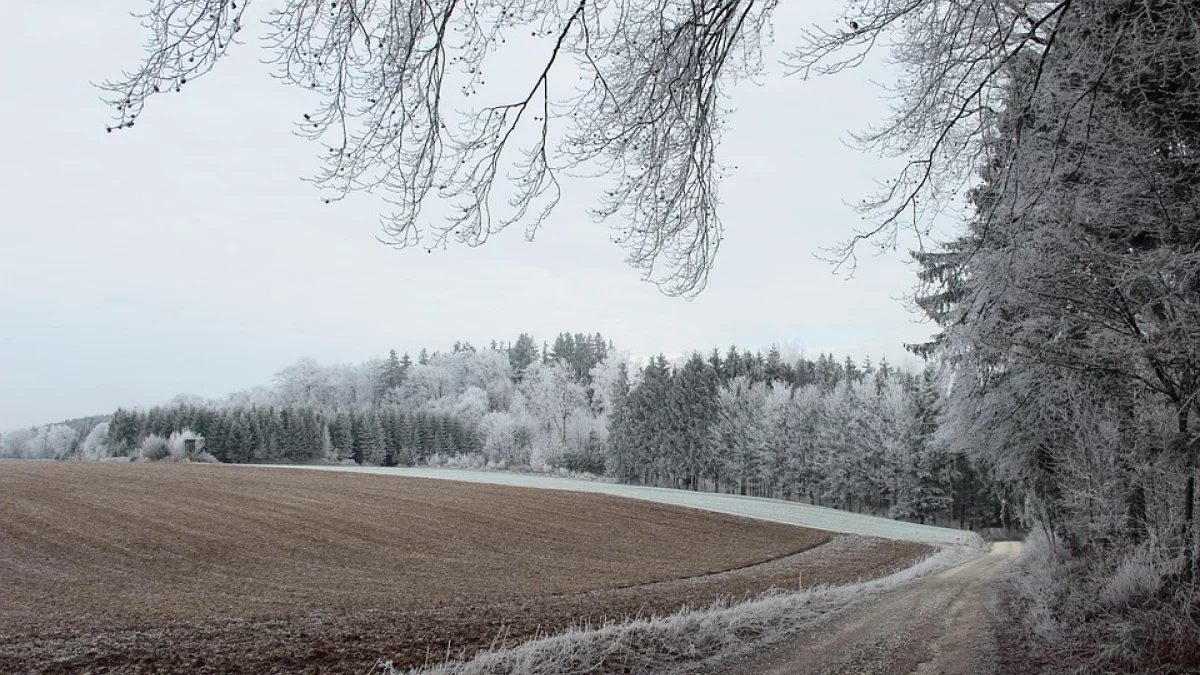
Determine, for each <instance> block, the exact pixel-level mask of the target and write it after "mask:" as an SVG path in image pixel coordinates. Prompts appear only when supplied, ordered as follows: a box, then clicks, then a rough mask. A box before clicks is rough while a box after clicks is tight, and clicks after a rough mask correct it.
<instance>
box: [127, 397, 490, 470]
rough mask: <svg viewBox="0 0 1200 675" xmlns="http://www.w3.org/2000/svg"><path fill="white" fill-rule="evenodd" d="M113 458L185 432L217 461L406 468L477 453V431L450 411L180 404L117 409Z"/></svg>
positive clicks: (478, 442)
mask: <svg viewBox="0 0 1200 675" xmlns="http://www.w3.org/2000/svg"><path fill="white" fill-rule="evenodd" d="M107 429H108V435H107V444H108V448H109V453H110V455H111V456H114V457H126V456H129V455H130V453H132V452H134V451H135V450H136V449H137V448H138V447H139V446H140V444H141V443H142V441H143V440H144V439H145V438H146V437H148V436H150V435H157V436H161V437H168V436H170V435H171V434H172V433H176V432H181V431H184V430H190V431H193V432H195V433H196V434H199V435H200V436H201V437H203V444H204V450H206V451H207V452H208V453H209V454H211V455H212V456H213V457H215V458H216V459H217V460H218V461H221V462H232V463H279V462H287V463H296V464H306V463H334V462H339V461H353V462H356V463H358V464H369V465H376V466H397V465H404V466H412V465H414V464H418V463H420V462H422V461H424V460H426V459H427V458H428V457H430V456H431V455H438V454H440V455H454V454H458V453H460V452H476V451H478V449H479V447H480V445H481V443H480V439H479V435H478V431H477V429H475V428H473V427H472V426H469V425H467V424H465V423H464V421H463V420H461V419H458V418H455V417H453V416H451V415H448V414H445V413H439V412H430V411H406V410H400V409H397V408H380V409H378V410H371V411H367V412H353V411H341V412H327V411H322V410H317V409H314V408H304V407H290V406H282V407H276V406H267V407H262V408H259V407H251V408H248V409H247V408H209V407H204V406H198V405H190V404H180V405H175V406H168V407H155V408H151V409H149V410H145V411H139V410H125V409H121V410H118V411H117V412H116V413H114V414H113V416H112V419H111V420H110V422H109V424H108V427H107Z"/></svg>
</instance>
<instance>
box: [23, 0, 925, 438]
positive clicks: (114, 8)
mask: <svg viewBox="0 0 1200 675" xmlns="http://www.w3.org/2000/svg"><path fill="white" fill-rule="evenodd" d="M143 4H144V3H142V2H139V1H137V0H112V1H106V2H94V1H91V0H88V1H84V0H57V1H56V2H23V3H11V4H10V6H7V7H6V8H5V10H6V16H5V21H4V22H3V23H2V24H0V85H2V86H0V128H3V130H4V134H3V141H2V142H0V147H2V148H3V161H2V162H0V429H12V428H16V427H21V426H27V425H30V424H36V423H44V422H51V421H56V420H59V419H63V418H69V417H76V416H82V415H88V414H99V413H106V412H110V411H112V410H113V409H115V408H116V407H118V406H129V405H153V404H156V403H160V402H163V401H165V400H166V399H168V398H169V397H171V396H172V395H174V394H176V393H192V394H199V395H202V396H219V395H222V394H225V393H227V392H230V391H234V390H237V389H243V388H247V387H250V386H253V385H256V384H266V383H268V382H269V381H270V378H271V376H272V374H273V373H275V372H277V371H279V370H280V369H281V368H283V367H284V366H286V365H288V364H290V363H292V362H294V361H296V360H297V359H299V358H302V357H313V358H316V359H317V360H319V361H322V362H358V361H362V360H364V359H367V358H370V357H373V356H382V355H384V354H386V352H387V350H388V349H391V348H395V349H396V350H398V351H401V352H403V351H409V352H413V353H414V354H415V353H416V352H417V351H418V350H420V349H421V348H422V347H428V348H430V349H431V350H433V349H447V348H449V346H450V345H451V344H453V343H454V342H455V341H456V340H469V341H472V342H474V343H475V344H477V345H479V344H487V343H488V342H489V341H490V340H491V339H493V338H495V339H499V340H512V339H515V338H516V336H517V335H518V334H519V333H521V332H529V333H532V334H533V335H534V336H535V337H536V338H537V339H539V340H553V337H554V335H555V334H557V333H558V332H561V331H571V332H588V333H592V332H596V331H600V332H602V333H604V334H605V335H606V336H608V337H609V338H611V339H612V340H614V341H615V342H616V343H617V345H618V346H619V347H621V348H624V349H627V350H629V351H631V352H632V353H634V354H636V355H649V354H654V353H658V352H666V353H668V354H677V353H682V352H685V351H688V350H691V349H696V348H700V349H705V350H707V349H709V348H710V347H712V346H714V345H721V346H723V347H727V346H728V345H730V344H733V343H736V344H738V345H739V346H743V347H748V348H751V349H757V348H765V347H767V346H769V345H770V344H771V343H788V344H791V345H794V346H797V347H801V348H804V349H805V350H806V351H807V352H808V353H809V354H811V355H813V356H815V354H816V353H818V352H821V351H833V352H835V353H836V354H838V355H839V356H840V355H846V354H850V355H853V356H854V357H855V358H860V357H861V356H863V355H866V354H870V355H872V356H875V357H878V356H879V355H887V356H889V358H892V359H893V360H894V361H895V360H901V359H903V358H904V356H903V351H902V349H901V344H902V343H904V342H913V341H919V340H923V339H925V338H926V337H927V336H928V335H929V333H930V332H931V328H930V326H929V325H928V324H924V323H919V322H918V321H917V317H915V316H913V315H911V314H909V313H907V311H906V310H905V308H904V306H903V305H902V303H901V302H900V301H899V298H900V297H901V296H902V295H903V294H904V293H906V292H907V291H908V290H909V289H910V288H911V286H912V284H913V270H912V267H911V266H910V265H908V264H906V261H905V257H904V256H903V255H902V252H901V253H897V254H894V255H889V256H884V257H875V256H871V255H868V256H866V257H865V258H863V259H862V260H861V262H860V265H859V268H858V272H857V275H856V276H855V277H853V278H851V279H846V278H844V277H839V276H836V275H835V274H834V272H833V270H832V269H831V268H830V266H829V265H827V264H826V263H823V262H821V261H819V260H817V259H815V258H814V254H815V253H818V252H819V251H820V249H821V248H822V247H827V246H830V245H833V244H835V243H836V242H837V241H839V240H840V239H842V238H845V237H846V236H848V234H849V233H851V232H852V230H853V228H855V227H856V226H857V225H859V224H860V223H861V221H860V219H859V216H858V215H857V214H856V213H854V211H853V210H851V209H850V208H849V207H847V206H846V203H847V202H853V201H856V200H858V199H860V198H862V197H864V196H866V195H867V194H868V193H869V192H870V191H871V189H872V187H873V182H874V181H875V180H877V179H884V178H887V177H888V167H889V165H888V164H887V163H885V162H882V161H881V160H879V159H877V158H874V157H871V156H868V155H864V154H862V153H859V152H858V151H856V150H854V149H852V148H850V147H847V145H846V142H847V141H848V137H849V133H850V132H853V131H861V130H863V129H864V128H866V127H867V126H868V125H869V124H871V123H872V122H877V121H879V120H880V119H882V118H883V116H884V115H885V114H886V111H887V104H886V102H885V101H884V100H883V99H882V98H881V95H882V92H881V90H880V89H879V88H878V87H877V86H876V85H875V84H873V83H872V81H871V80H872V79H875V80H885V81H886V80H889V79H891V78H890V76H889V74H888V71H886V70H884V69H883V68H882V67H880V66H875V67H873V68H872V69H864V70H862V71H858V72H851V73H845V74H842V75H839V76H838V77H836V78H830V79H823V80H817V81H809V82H803V81H801V80H800V79H798V78H783V77H782V75H781V73H780V70H781V69H780V68H779V67H778V66H772V68H771V71H772V72H771V73H770V74H769V75H767V76H764V77H763V78H761V82H760V83H759V84H753V83H745V84H741V85H739V86H738V87H737V88H736V89H735V90H734V91H733V92H732V105H733V106H734V107H735V108H736V109H737V110H736V112H735V113H734V114H733V115H732V116H731V118H730V120H729V122H730V124H729V129H728V131H727V133H726V135H725V139H724V142H723V145H722V147H721V156H720V158H721V160H722V162H723V163H724V164H726V165H728V166H737V167H738V168H737V170H736V171H735V172H734V173H733V175H732V176H731V177H730V178H729V179H727V180H726V181H725V182H724V184H723V185H722V191H723V194H722V197H723V206H722V211H721V215H722V218H723V221H724V223H725V225H726V229H727V234H726V237H725V240H724V242H723V244H722V249H721V252H720V256H719V258H718V261H717V266H716V269H715V270H714V271H713V274H712V276H711V279H710V281H709V285H708V288H707V290H705V291H704V293H703V294H702V295H701V296H700V297H699V298H697V299H695V300H693V301H687V300H683V299H679V298H670V297H666V296H664V295H662V294H661V293H660V292H659V291H658V289H657V288H656V287H654V286H653V285H651V284H648V283H644V282H641V281H639V275H638V273H637V272H636V271H635V270H632V269H630V268H629V267H627V266H626V265H625V264H624V262H623V252H622V250H621V249H620V248H619V247H618V246H616V245H614V244H611V243H610V242H609V236H608V230H607V229H606V226H605V225H602V224H601V225H598V224H595V223H594V222H593V221H591V220H590V219H589V218H588V216H587V215H586V213H585V208H587V207H588V206H591V205H593V204H592V202H591V201H590V200H589V199H588V198H587V196H586V193H587V192H588V189H589V186H586V185H584V186H581V185H568V189H567V192H566V195H565V197H564V200H563V203H562V204H561V205H560V207H559V209H558V210H557V212H556V214H555V215H554V217H552V218H551V220H550V222H549V223H548V224H547V225H546V227H545V228H544V229H543V230H542V232H541V234H540V235H539V236H538V237H537V239H536V241H535V242H533V243H526V242H525V241H524V239H523V237H522V232H521V231H520V229H519V228H513V229H512V230H510V231H507V232H505V233H504V234H502V235H501V236H497V237H494V238H493V239H492V240H491V241H490V242H489V243H488V244H486V245H485V246H483V247H481V248H477V249H468V248H463V247H457V248H455V247H452V248H451V249H449V250H447V251H437V252H435V253H433V254H427V253H425V251H423V250H420V251H418V250H408V251H396V250H393V249H390V248H387V247H385V246H383V245H381V244H379V243H378V242H376V240H375V236H376V234H377V233H378V218H377V215H378V213H379V212H380V211H381V210H386V204H384V203H383V202H382V201H380V200H379V199H378V198H375V197H372V196H369V195H361V196H357V197H356V198H352V199H349V200H347V201H345V202H341V203H337V204H332V205H325V204H323V203H322V202H321V199H320V197H319V193H318V192H317V191H316V190H315V189H314V188H313V187H312V186H310V185H309V184H306V183H304V182H302V180H301V178H302V177H305V176H309V175H312V174H313V173H314V172H315V170H316V169H317V167H318V159H317V158H318V157H319V155H320V147H319V146H318V145H316V144H313V143H310V142H307V141H305V140H303V139H300V138H297V137H296V136H294V135H293V134H292V126H291V125H292V123H293V122H294V121H295V120H297V119H299V117H300V115H301V114H302V113H303V112H305V110H306V107H305V104H306V99H305V98H304V95H303V94H302V93H300V92H296V91H293V90H290V89H287V88H286V87H284V86H283V85H281V84H280V83H278V82H277V81H275V80H273V79H272V78H271V77H270V76H269V71H268V68H267V67H266V66H263V65H261V64H259V63H258V59H260V58H262V57H263V56H264V53H263V52H261V51H259V50H258V46H257V45H256V44H246V45H243V46H242V49H241V50H240V52H239V53H237V54H236V55H235V56H234V57H233V58H231V59H230V60H229V61H227V62H224V63H222V67H221V68H219V69H218V71H217V72H214V73H213V74H211V75H210V76H208V77H206V78H203V79H201V80H200V81H197V82H196V83H194V85H191V89H190V91H189V90H186V89H185V91H184V92H183V93H182V94H178V95H176V94H172V95H170V96H163V97H159V98H158V99H155V100H153V101H152V102H151V103H152V105H151V106H150V107H149V108H148V109H147V112H146V114H145V115H144V116H143V117H141V118H139V120H138V124H137V127H136V129H134V130H131V131H125V132H122V133H113V134H106V133H105V132H104V127H105V124H106V123H107V122H108V120H109V110H108V109H107V108H106V107H105V106H104V105H103V104H102V103H101V102H100V100H99V98H100V93H99V92H98V90H96V89H95V88H94V87H93V86H92V85H91V84H90V83H92V82H99V81H101V80H104V79H106V78H109V77H113V76H115V75H117V74H119V72H120V71H121V70H122V69H123V68H131V67H133V66H134V65H135V64H136V63H137V62H138V59H139V56H140V54H141V51H140V50H141V44H142V40H143V38H144V34H143V33H142V29H141V27H140V26H139V24H138V22H137V21H136V20H135V19H133V18H131V17H130V15H129V12H130V11H132V10H135V9H140V8H141V7H142V6H143ZM783 4H784V6H783V7H781V8H780V10H779V13H778V14H777V19H776V22H775V27H776V35H777V37H778V43H779V45H778V46H779V47H781V48H782V47H785V46H787V44H788V36H789V34H794V31H795V30H796V29H797V28H799V27H802V26H804V25H807V24H809V23H811V22H814V21H826V22H828V21H829V20H830V19H832V17H834V16H836V11H835V9H834V8H833V5H832V4H830V3H826V5H827V8H825V9H819V10H817V11H815V12H814V11H813V10H812V8H813V7H814V6H816V4H817V3H809V2H805V3H783ZM801 5H803V10H802V9H801ZM776 53H777V52H776Z"/></svg>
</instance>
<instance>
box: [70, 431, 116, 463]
mask: <svg viewBox="0 0 1200 675" xmlns="http://www.w3.org/2000/svg"><path fill="white" fill-rule="evenodd" d="M108 427H109V423H108V422H100V423H99V424H97V425H96V426H94V427H92V430H91V431H89V432H88V435H87V436H86V437H84V439H83V442H82V443H80V444H79V448H78V450H77V452H76V457H77V458H78V459H80V460H82V461H85V462H94V461H96V460H99V459H103V458H105V457H107V456H108Z"/></svg>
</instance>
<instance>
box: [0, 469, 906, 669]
mask: <svg viewBox="0 0 1200 675" xmlns="http://www.w3.org/2000/svg"><path fill="white" fill-rule="evenodd" d="M831 539H833V536H832V535H830V534H828V533H825V532H820V531H815V530H806V529H802V528H796V527H790V526H786V525H780V524H774V523H768V522H762V521H755V520H749V519H744V518H738V517H734V516H725V515H721V514H716V513H710V512H702V511H694V510H689V509H684V508H679V507H673V506H667V505H659V504H653V503H649V502H644V501H635V500H627V499H620V498H615V497H609V496H604V495H595V494H582V493H572V492H558V491H540V490H530V489H521V488H510V487H500V486H488V485H478V484H466V483H455V482H448V481H437V480H421V479H407V478H397V477H392V476H374V475H363V474H344V473H326V472H308V471H286V470H278V469H262V468H246V467H233V466H203V465H136V464H135V465H128V464H66V463H35V462H0V672H5V673H7V672H35V673H36V672H44V673H59V672H155V671H158V672H175V671H180V670H187V671H188V672H191V673H216V672H245V673H250V672H254V673H268V672H347V673H361V672H365V671H366V670H367V669H368V668H369V667H370V666H371V664H373V663H374V662H375V661H376V660H377V659H380V658H384V659H392V660H394V661H396V662H397V664H406V665H412V664H420V663H422V662H424V661H426V660H427V659H432V660H440V659H441V658H443V657H444V656H445V655H446V654H447V653H448V652H449V653H451V654H459V653H461V652H463V651H465V652H471V651H473V650H475V649H477V648H480V647H487V646H489V645H491V644H499V643H501V642H508V643H512V642H514V641H517V640H520V639H522V638H526V637H529V636H531V635H533V634H536V633H545V632H548V631H554V630H557V629H561V628H563V627H566V626H569V625H571V624H573V623H578V622H584V621H590V622H598V621H602V620H604V619H605V618H616V617H621V616H625V615H628V614H631V613H642V614H646V613H659V612H668V611H673V610H675V609H678V608H679V607H681V606H683V605H697V604H703V603H708V602H711V601H713V600H716V599H719V598H722V597H728V596H734V597H741V596H744V595H747V594H756V593H759V592H761V591H763V590H766V589H767V588H770V587H771V586H787V585H791V586H794V585H795V584H796V580H797V579H798V578H800V576H801V575H803V580H804V583H805V585H809V584H811V583H820V582H830V581H840V580H852V579H856V578H862V577H869V576H875V575H879V574H882V573H885V572H888V571H891V570H893V569H896V568H898V567H900V566H903V565H904V564H906V563H908V562H910V561H911V560H913V559H914V558H916V557H918V556H920V555H922V554H924V553H925V552H927V551H928V550H929V549H928V548H927V547H926V546H924V545H921V544H909V543H903V542H894V541H883V540H874V539H865V538H861V537H847V536H840V537H838V538H837V539H836V540H834V541H833V543H830V544H828V545H827V546H821V545H822V544H827V542H830V540H831ZM814 547H820V548H814ZM805 551H807V552H806V553H802V552H805ZM823 551H824V552H828V555H822V552H823Z"/></svg>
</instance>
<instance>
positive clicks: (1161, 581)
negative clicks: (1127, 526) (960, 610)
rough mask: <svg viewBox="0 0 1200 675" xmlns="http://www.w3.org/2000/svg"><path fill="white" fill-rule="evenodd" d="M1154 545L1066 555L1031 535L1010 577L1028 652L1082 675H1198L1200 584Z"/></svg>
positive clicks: (1040, 536)
mask: <svg viewBox="0 0 1200 675" xmlns="http://www.w3.org/2000/svg"><path fill="white" fill-rule="evenodd" d="M1183 570H1184V566H1183V560H1182V558H1180V557H1177V556H1176V557H1172V556H1170V555H1169V554H1167V553H1165V552H1164V549H1163V548H1162V547H1159V546H1156V545H1155V544H1154V543H1153V542H1146V543H1143V544H1142V545H1140V546H1136V547H1132V548H1130V549H1128V550H1125V551H1121V552H1119V553H1117V552H1107V553H1105V554H1093V555H1068V554H1067V553H1066V552H1065V551H1064V550H1063V547H1062V546H1061V545H1060V544H1059V543H1058V542H1056V541H1053V540H1051V539H1050V538H1048V537H1047V536H1046V535H1045V534H1044V533H1038V534H1037V535H1035V536H1031V537H1030V538H1029V539H1028V540H1027V542H1026V546H1025V550H1024V553H1023V554H1022V557H1021V559H1020V560H1019V562H1018V564H1017V567H1016V573H1015V574H1014V576H1013V581H1014V584H1013V585H1014V590H1015V593H1016V596H1017V600H1018V605H1019V609H1020V611H1021V612H1022V613H1023V615H1024V618H1025V630H1026V632H1027V634H1028V635H1027V637H1028V638H1029V639H1030V640H1033V641H1034V642H1035V644H1034V645H1033V646H1032V648H1034V649H1037V650H1038V651H1041V652H1044V653H1046V654H1047V655H1048V657H1049V660H1050V663H1051V665H1050V666H1049V667H1050V669H1051V670H1053V671H1056V672H1062V673H1078V674H1080V675H1091V674H1093V673H1095V674H1100V673H1105V674H1114V675H1116V674H1125V673H1129V674H1132V673H1139V674H1140V673H1146V674H1160V675H1175V674H1178V673H1200V585H1198V584H1197V583H1196V582H1195V581H1187V580H1185V579H1184V577H1183V575H1182V572H1183Z"/></svg>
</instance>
